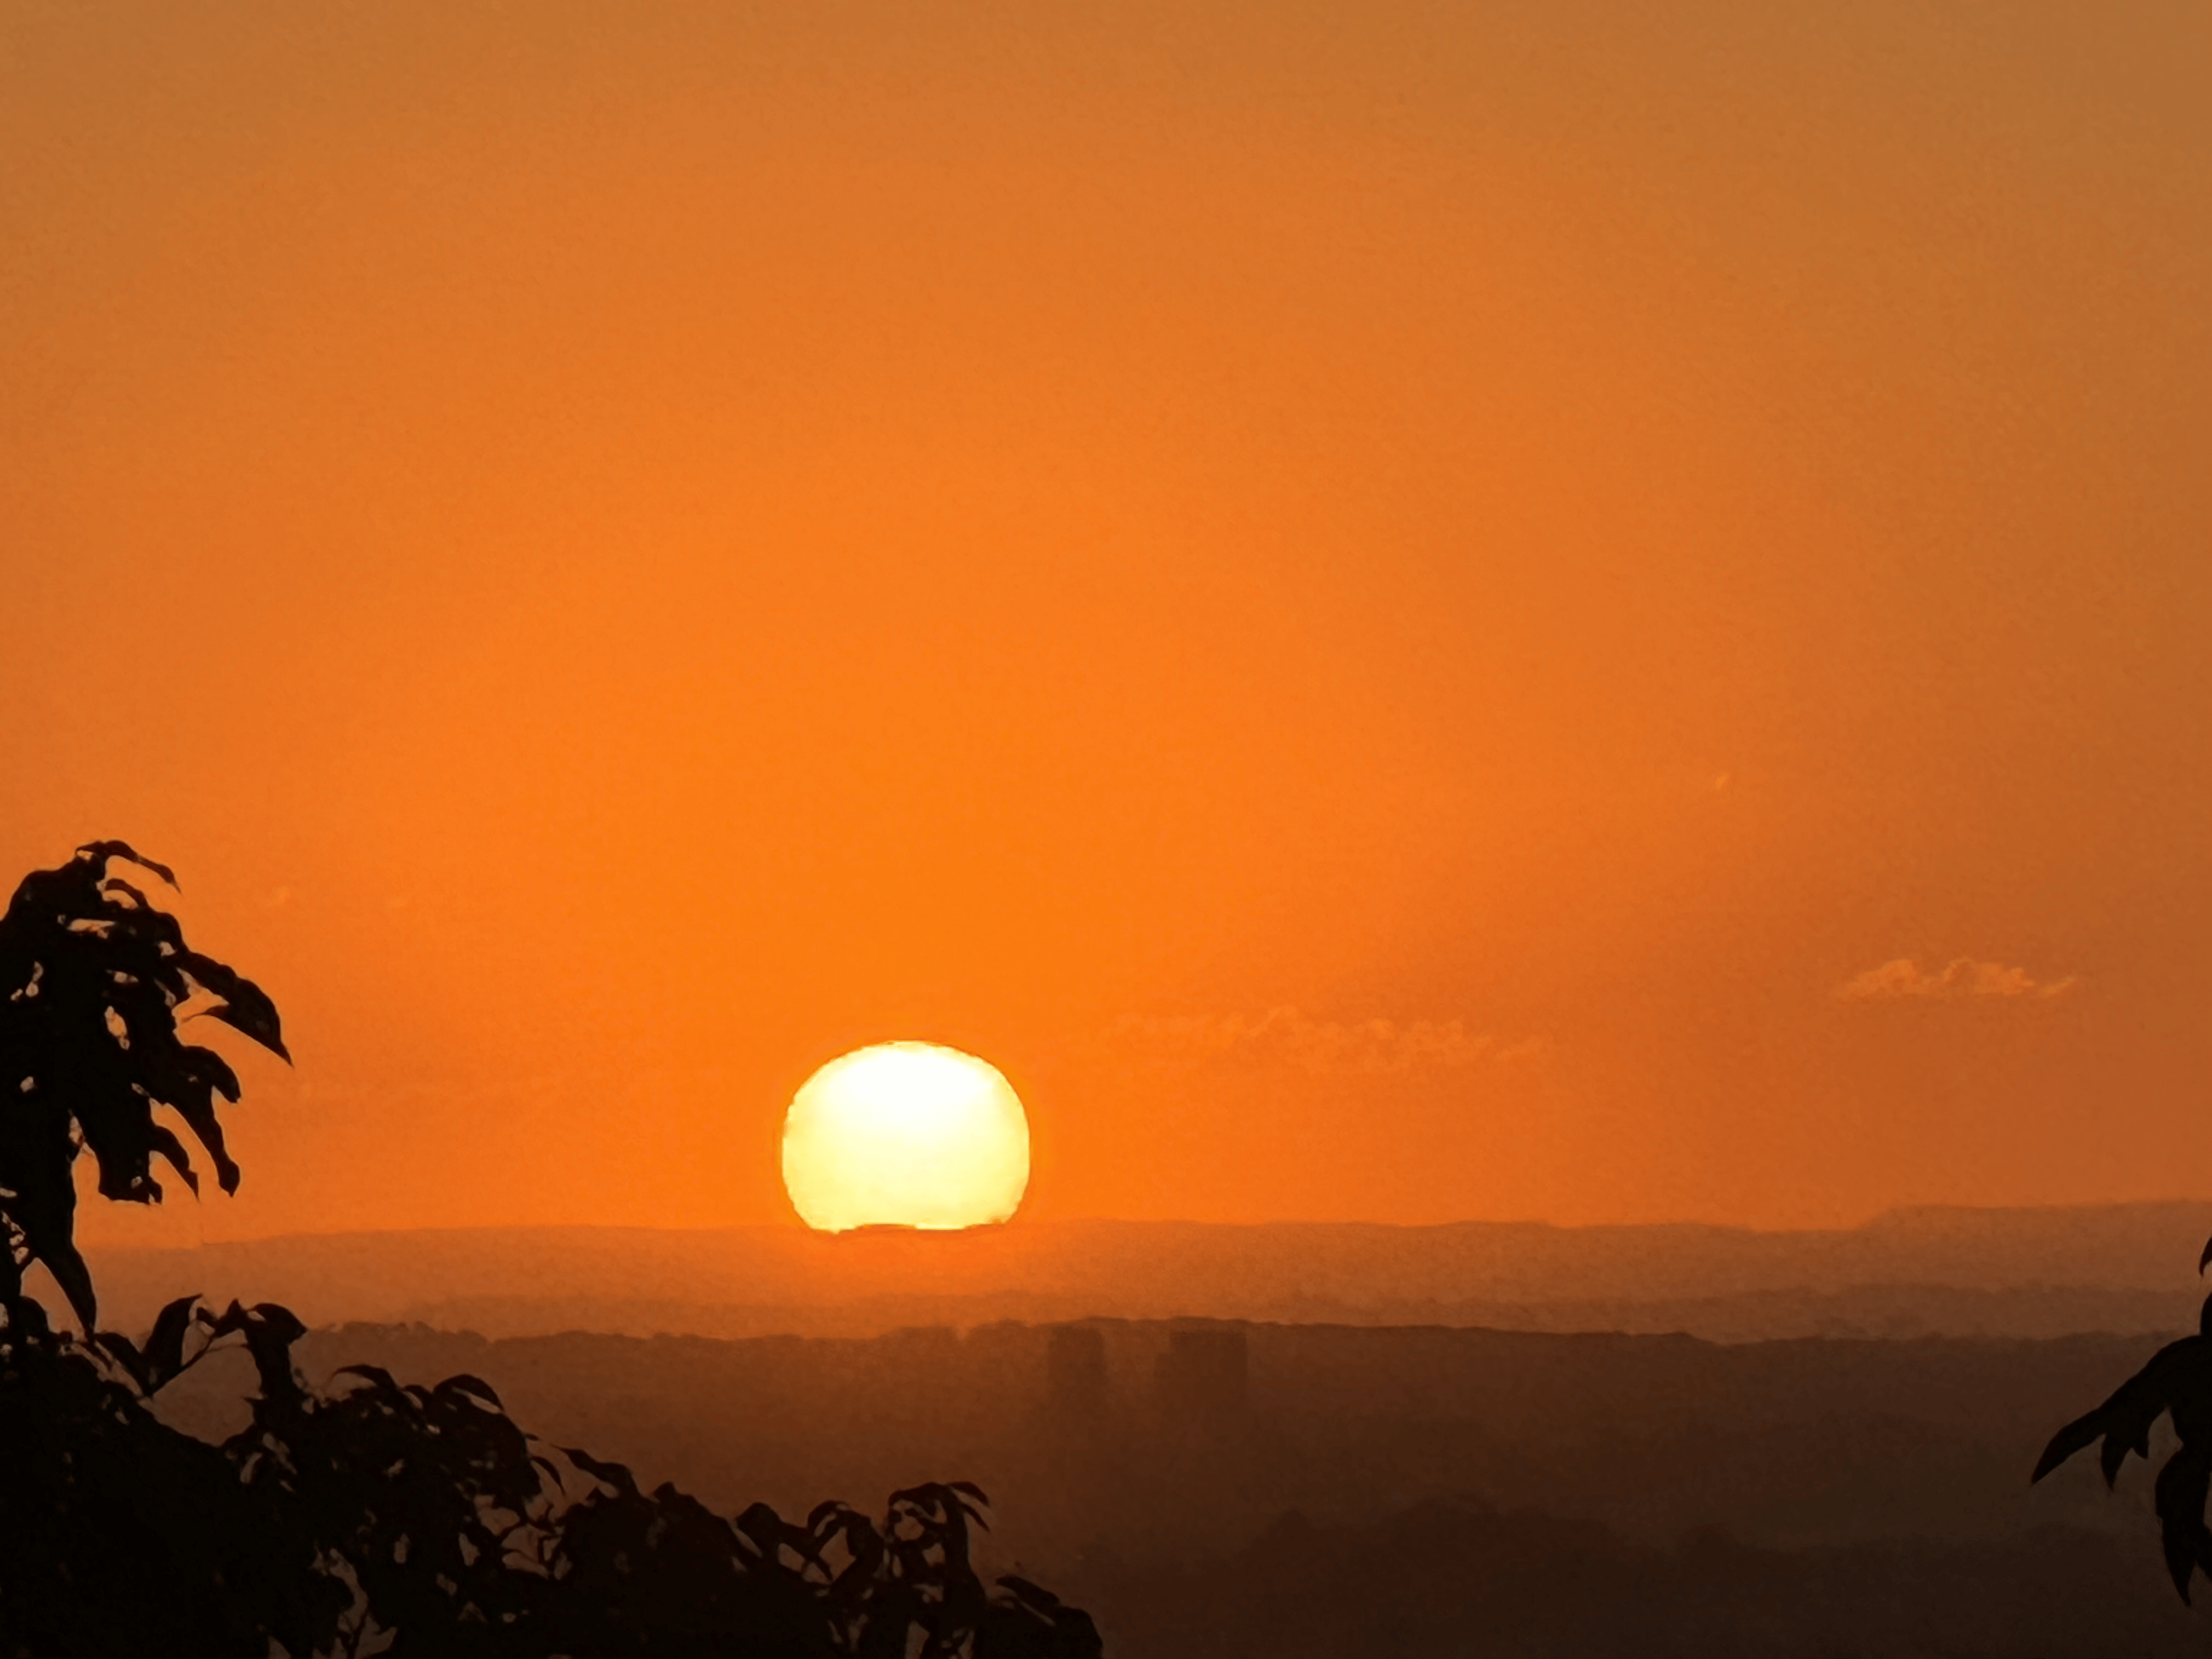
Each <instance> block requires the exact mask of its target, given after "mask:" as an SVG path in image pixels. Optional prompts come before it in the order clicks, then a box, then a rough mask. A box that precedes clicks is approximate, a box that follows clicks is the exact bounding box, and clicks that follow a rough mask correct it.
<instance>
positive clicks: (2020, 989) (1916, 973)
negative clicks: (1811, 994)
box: [1836, 957, 2081, 1002]
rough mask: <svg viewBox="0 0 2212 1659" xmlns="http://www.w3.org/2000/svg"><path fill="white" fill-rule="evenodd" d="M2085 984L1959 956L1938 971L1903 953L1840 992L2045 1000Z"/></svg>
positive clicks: (1864, 998) (1882, 997)
mask: <svg viewBox="0 0 2212 1659" xmlns="http://www.w3.org/2000/svg"><path fill="white" fill-rule="evenodd" d="M2080 983H2081V981H2080V980H2078V979H2077V978H2075V976H2074V975H2071V974H2069V975H2067V976H2066V977H2065V978H2063V979H2054V980H2038V979H2036V978H2035V977H2034V976H2033V975H2031V974H2030V973H2029V972H2028V971H2027V969H2025V968H2008V967H2006V966H2005V965H2004V964H2003V963H1998V962H1976V961H1975V960H1974V959H1973V958H1972V957H1954V959H1953V960H1952V961H1950V962H1948V963H1946V964H1944V966H1943V967H1942V969H1938V970H1933V971H1931V970H1929V969H1924V968H1923V967H1921V966H1920V964H1919V963H1916V962H1914V961H1913V960H1912V959H1911V957H1899V958H1898V959H1897V960H1896V961H1894V962H1885V963H1882V964H1881V967H1879V968H1869V969H1867V970H1866V972H1864V973H1863V974H1860V975H1857V976H1856V977H1854V978H1852V979H1849V980H1846V981H1844V983H1843V984H1841V985H1839V986H1838V987H1836V996H1837V998H1838V1000H1841V1001H1844V1002H1902V1001H1911V1000H1918V1001H1925V1002H1957V1001H1963V1000H1966V999H1968V998H1972V997H1999V998H2009V999H2026V1000H2033V1001H2045V1000H2049V999H2051V998H2052V997H2059V996H2064V995H2065V994H2067V993H2068V992H2069V991H2071V990H2072V989H2073V988H2074V987H2075V986H2076V985H2078V984H2080Z"/></svg>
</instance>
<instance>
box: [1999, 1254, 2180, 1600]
mask: <svg viewBox="0 0 2212 1659" xmlns="http://www.w3.org/2000/svg"><path fill="white" fill-rule="evenodd" d="M2207 1262H2212V1243H2207V1244H2206V1245H2205V1247H2204V1254H2203V1255H2202V1256H2200V1257H2199V1258H2198V1260H2197V1272H2199V1273H2203V1270H2204V1267H2205V1264H2206V1263H2207ZM2160 1417H2165V1418H2167V1419H2170V1420H2171V1421H2172V1425H2173V1431H2174V1434H2175V1436H2176V1437H2177V1438H2178V1439H2179V1441H2180V1446H2179V1449H2176V1450H2175V1452H2174V1454H2173V1455H2172V1456H2171V1457H2169V1458H2167V1459H2166V1462H2165V1464H2164V1465H2163V1466H2162V1467H2161V1468H2160V1470H2159V1472H2158V1480H2157V1484H2156V1486H2155V1487H2154V1492H2153V1507H2154V1509H2155V1510H2156V1511H2157V1515H2158V1522H2159V1536H2160V1544H2161V1545H2162V1547H2164V1549H2165V1552H2166V1572H2167V1574H2168V1575H2169V1576H2170V1577H2172V1580H2173V1588H2174V1589H2175V1590H2176V1591H2178V1592H2179V1594H2180V1596H2181V1599H2182V1600H2183V1601H2188V1600H2189V1599H2190V1595H2189V1586H2190V1581H2191V1578H2192V1577H2194V1575H2195V1574H2196V1573H2197V1571H2200V1570H2201V1571H2203V1573H2204V1574H2205V1576H2206V1577H2212V1528H2208V1527H2207V1526H2206V1525H2205V1524H2204V1504H2205V1499H2206V1497H2207V1494H2208V1491H2209V1490H2212V1297H2207V1298H2206V1299H2205V1303H2204V1306H2203V1311H2202V1312H2201V1313H2200V1314H2199V1315H2198V1316H2197V1334H2196V1335H2194V1336H2185V1337H2183V1338H2182V1339H2181V1340H2179V1341H2178V1342H2169V1343H2167V1344H2166V1346H2164V1347H2163V1348H2160V1350H2159V1351H2158V1352H2156V1353H2155V1354H2153V1355H2152V1356H2151V1358H2150V1361H2149V1363H2148V1364H2146V1365H2145V1366H2144V1367H2143V1368H2142V1370H2139V1371H2137V1372H2136V1374H2135V1375H2134V1376H2131V1377H2130V1378H2129V1379H2128V1380H2127V1381H2126V1382H2124V1383H2122V1384H2120V1386H2119V1387H2118V1389H2115V1390H2114V1391H2113V1392H2112V1395H2111V1397H2110V1398H2108V1399H2106V1401H2105V1402H2104V1403H2103V1404H2102V1405H2100V1406H2099V1407H2097V1408H2096V1409H2095V1410H2093V1411H2091V1412H2087V1413H2083V1414H2082V1415H2081V1416H2080V1417H2077V1418H2075V1419H2074V1421H2072V1422H2071V1423H2069V1424H2068V1425H2066V1426H2065V1427H2064V1428H2063V1429H2061V1430H2059V1431H2058V1432H2057V1434H2055V1435H2053V1436H2052V1437H2051V1443H2050V1444H2049V1445H2047V1446H2045V1448H2044V1449H2043V1455H2042V1456H2041V1457H2040V1458H2039V1459H2038V1460H2037V1461H2036V1465H2035V1473H2034V1474H2032V1475H2030V1476H2029V1477H2028V1482H2029V1484H2030V1485H2031V1486H2032V1485H2033V1484H2034V1483H2035V1482H2036V1481H2039V1480H2042V1479H2043V1477H2044V1476H2045V1475H2046V1474H2050V1473H2051V1471H2052V1470H2053V1469H2055V1468H2057V1467H2058V1466H2059V1465H2060V1464H2061V1463H2063V1462H2066V1460H2067V1459H2069V1457H2072V1456H2073V1455H2075V1453H2076V1452H2079V1451H2083V1450H2086V1449H2087V1448H2088V1447H2089V1446H2091V1445H2093V1444H2097V1443H2100V1442H2101V1444H2100V1445H2098V1454H2097V1457H2098V1464H2099V1467H2100V1468H2101V1469H2102V1471H2103V1473H2104V1476H2105V1485H2106V1487H2107V1488H2110V1487H2111V1486H2112V1484H2113V1482H2114V1481H2116V1480H2118V1478H2119V1474H2120V1470H2121V1468H2122V1467H2123V1466H2124V1464H2125V1463H2126V1462H2127V1460H2128V1454H2129V1453H2130V1452H2132V1453H2134V1454H2135V1455H2136V1456H2137V1457H2140V1458H2142V1460H2143V1461H2144V1462H2149V1461H2150V1435H2151V1430H2152V1428H2153V1427H2154V1426H2155V1425H2156V1424H2157V1422H2158V1419H2160Z"/></svg>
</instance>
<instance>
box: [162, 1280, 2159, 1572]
mask: <svg viewBox="0 0 2212 1659" xmlns="http://www.w3.org/2000/svg"><path fill="white" fill-rule="evenodd" d="M2156 1346H2158V1342H2157V1339H2155V1338H2142V1337H2133V1338H2127V1337H2111V1336H2076V1337H2068V1338H2063V1339H2060V1340H2052V1341H2021V1340H1959V1339H1923V1340H1914V1341H1904V1342H1895V1341H1870V1340H1832V1339H1820V1340H1802V1341H1790V1342H1770V1343H1755V1344H1745V1345H1736V1346H1723V1345H1716V1344H1711V1343H1705V1342H1701V1341H1698V1340H1693V1339H1690V1338H1686V1337H1680V1336H1674V1337H1666V1336H1621V1335H1583V1336H1559V1335H1550V1334H1537V1333H1507V1332H1494V1331H1479V1330H1464V1331H1462V1330H1451V1329H1444V1328H1435V1327H1423V1328H1408V1329H1392V1328H1364V1327H1345V1326H1336V1327H1329V1326H1295V1325H1293V1326H1269V1325H1255V1326H1245V1325H1236V1324H1222V1323H1209V1322H1116V1321H1092V1322H1084V1323H1082V1324H1079V1325H1072V1326H1058V1327H1035V1326H1020V1325H993V1326H984V1327H980V1328H976V1329H974V1330H971V1331H969V1332H968V1333H966V1334H959V1333H956V1332H953V1331H951V1330H944V1329H921V1330H911V1331H904V1332H899V1333H895V1334H890V1335H886V1336H882V1337H876V1338H870V1339H865V1340H854V1339H800V1338H793V1337H769V1338H757V1339H750V1340H739V1341H720V1340H708V1339H704V1338H696V1337H659V1338H647V1339H640V1338H634V1337H620V1336H607V1335H586V1334H569V1335H563V1336H539V1337H527V1338H516V1339H510V1340H500V1341H489V1340H485V1339H483V1338H482V1337H478V1336H474V1335H469V1334H455V1333H448V1332H439V1331H433V1330H428V1329H426V1328H394V1327H365V1326H354V1327H348V1328H343V1329H340V1330H336V1331H327V1332H317V1333H314V1334H311V1335H310V1336H309V1337H308V1338H307V1340H306V1341H305V1342H303V1344H302V1345H301V1360H302V1363H303V1364H304V1365H305V1366H306V1367H307V1370H308V1372H309V1374H310V1375H311V1376H315V1375H318V1374H319V1367H331V1366H335V1365H337V1364H339V1363H341V1362H343V1361H349V1360H368V1361H370V1362H372V1363H374V1364H379V1365H382V1366H386V1367H388V1368H389V1369H390V1370H392V1371H393V1372H394V1373H396V1374H397V1375H398V1376H402V1377H436V1376H446V1375H448V1374H450V1373H453V1372H455V1371H461V1372H465V1373H469V1374H472V1375H476V1376H483V1377H484V1378H486V1379H487V1380H489V1382H490V1383H492V1384H493V1385H494V1386H495V1387H496V1388H497V1389H499V1390H500V1394H501V1398H502V1399H505V1400H507V1401H508V1402H509V1403H510V1404H511V1406H512V1407H513V1409H514V1410H515V1412H516V1413H517V1414H518V1416H519V1417H520V1418H521V1419H523V1420H525V1421H527V1422H529V1423H531V1424H532V1425H533V1426H534V1427H536V1428H537V1430H538V1432H540V1433H543V1434H544V1435H545V1436H547V1437H548V1438H549V1439H550V1440H552V1441H554V1442H555V1443H576V1442H582V1443H587V1444H589V1445H592V1447H594V1448H595V1449H599V1450H600V1451H601V1454H602V1455H608V1456H613V1457H617V1458H619V1459H621V1460H622V1461H623V1462H626V1463H629V1464H630V1465H631V1466H632V1467H634V1468H636V1469H637V1470H638V1471H639V1474H640V1475H641V1478H643V1479H646V1480H651V1481H657V1480H673V1481H675V1482H676V1483H677V1484H678V1486H682V1487H684V1489H685V1490H687V1491H691V1492H696V1493H698V1494H699V1496H700V1497H701V1498H703V1499H705V1500H706V1501H707V1502H708V1503H709V1504H721V1505H723V1506H725V1507H728V1506H731V1505H733V1504H736V1503H738V1502H739V1501H741V1500H743V1501H750V1499H752V1498H765V1499H767V1500H768V1501H769V1502H771V1503H775V1504H778V1505H779V1506H780V1507H796V1506H798V1505H800V1504H804V1503H805V1502H806V1501H809V1500H810V1498H811V1497H812V1496H814V1495H818V1493H819V1492H821V1491H823V1490H825V1489H826V1490H832V1491H837V1490H843V1491H862V1492H866V1491H876V1490H888V1489H890V1488H891V1487H893V1486H900V1485H903V1484H907V1483H909V1482H911V1481H913V1480H915V1479H917V1478H919V1476H920V1475H921V1474H923V1473H926V1472H927V1471H928V1470H931V1469H935V1468H959V1469H961V1470H963V1471H965V1472H967V1473H968V1474H972V1475H973V1476H974V1477H975V1480H977V1481H978V1482H979V1483H981V1485H982V1486H984V1488H985V1490H987V1491H988V1492H990V1493H991V1494H992V1497H993V1499H994V1533H993V1534H992V1536H991V1539H990V1541H989V1544H988V1547H989V1548H990V1549H991V1550H993V1551H1001V1550H1003V1551H1005V1552H1007V1553H1008V1555H1007V1556H1006V1558H1004V1562H1011V1563H1018V1564H1019V1566H1020V1568H1021V1570H1024V1571H1029V1572H1030V1573H1031V1574H1032V1576H1036V1575H1037V1574H1045V1575H1048V1577H1047V1582H1049V1583H1059V1582H1060V1581H1061V1580H1062V1579H1066V1578H1067V1577H1070V1576H1071V1574H1072V1573H1073V1569H1074V1567H1075V1566H1076V1565H1079V1563H1080V1562H1081V1561H1082V1560H1084V1559H1089V1557H1091V1555H1092V1554H1094V1553H1096V1552H1097V1551H1098V1550H1099V1549H1101V1548H1110V1549H1111V1550H1112V1551H1113V1552H1114V1553H1115V1554H1117V1555H1118V1556H1120V1557H1121V1558H1123V1559H1127V1560H1131V1561H1133V1562H1141V1561H1144V1560H1154V1561H1174V1560H1182V1559H1194V1557H1196V1556H1197V1555H1200V1554H1203V1553H1214V1552H1221V1551H1227V1550H1231V1549H1236V1548H1239V1547H1242V1546H1243V1544H1244V1543H1245V1542H1246V1541H1249V1540H1250V1539H1251V1538H1253V1537H1255V1536H1256V1535H1257V1534H1259V1533H1260V1532H1261V1530H1262V1529H1264V1528H1266V1527H1267V1525H1268V1524H1269V1523H1270V1522H1272V1521H1273V1520H1274V1519H1275V1518H1276V1517H1277V1516H1280V1515H1281V1514H1282V1513H1284V1512H1285V1511H1286V1510H1298V1511H1300V1512H1302V1513H1304V1515H1306V1516H1309V1517H1310V1519H1312V1520H1313V1521H1314V1522H1316V1524H1322V1523H1328V1524H1350V1523H1355V1522H1358V1523H1364V1522H1367V1521H1369V1520H1372V1519H1375V1518H1376V1517H1379V1516H1383V1515H1387V1514H1389V1512H1391V1511H1392V1510H1394V1509H1396V1508H1402V1507H1403V1506H1405V1505H1407V1504H1412V1503H1415V1502H1418V1501H1420V1500H1422V1499H1425V1498H1454V1497H1462V1496H1470V1495H1471V1496H1474V1497H1479V1498H1482V1499H1484V1500H1485V1501H1486V1502H1489V1503H1492V1504H1497V1505H1498V1506H1499V1507H1501V1508H1504V1509H1521V1508H1532V1509H1540V1510H1546V1511H1548V1512H1550V1513H1553V1514H1554V1515H1559V1516H1570V1517H1573V1516H1579V1517H1583V1518H1586V1519H1589V1520H1592V1521H1596V1522H1603V1523H1604V1524H1606V1525H1607V1526H1608V1527H1610V1528H1613V1529H1614V1530H1615V1531H1616V1532H1618V1533H1620V1534H1621V1535H1622V1536H1624V1537H1626V1538H1629V1539H1632V1540H1634V1541H1639V1542H1641V1543H1644V1544H1650V1545H1655V1546H1656V1545H1662V1544H1668V1543H1671V1542H1673V1541H1674V1540H1676V1539H1677V1538H1679V1537H1680V1535H1681V1534H1684V1533H1685V1532H1686V1531H1688V1530H1690V1529H1692V1528H1698V1527H1700V1526H1707V1525H1721V1526H1725V1527H1726V1528H1729V1530H1730V1531H1731V1532H1732V1533H1733V1534H1735V1536H1737V1537H1739V1538H1741V1539H1743V1540H1745V1541H1747V1542H1750V1543H1755V1544H1759V1545H1761V1546H1763V1547H1797V1546H1814V1545H1822V1546H1838V1547H1839V1546H1843V1545H1846V1544H1852V1543H1864V1542H1871V1541H1880V1540H1882V1539H1885V1538H1895V1537H1899V1536H1918V1537H1926V1538H1942V1539H1948V1540H1953V1541H1966V1540H1971V1539H1975V1538H1996V1537H2005V1536H2010V1535H2013V1534H2017V1533H2019V1532H2021V1531H2022V1530H2023V1529H2026V1528H2033V1527H2035V1526H2038V1525H2043V1524H2067V1525H2074V1526H2082V1527H2090V1528H2121V1529H2128V1528H2134V1529H2135V1530H2136V1531H2140V1532H2142V1534H2143V1536H2144V1539H2145V1540H2148V1539H2150V1538H2153V1537H2154V1528H2153V1527H2152V1524H2151V1522H2150V1518H2149V1516H2148V1476H2147V1474H2146V1472H2145V1470H2144V1468H2143V1466H2142V1464H2140V1463H2136V1464H2133V1465H2131V1467H2130V1469H2129V1471H2128V1472H2127V1474H2125V1476H2124V1479H2123V1483H2122V1489H2121V1495H2120V1498H2119V1499H2118V1500H2115V1499H2112V1498H2109V1497H2108V1496H2107V1494H2106V1492H2105V1490H2104V1487H2103V1485H2102V1483H2101V1482H2100V1480H2099V1479H2098V1475H2097V1472H2096V1470H2095V1468H2093V1466H2092V1463H2091V1462H2090V1461H2089V1460H2081V1461H2079V1462H2077V1463H2076V1464H2075V1465H2069V1467H2067V1468H2064V1469H2063V1470H2061V1471H2059V1473H2058V1474H2056V1475H2054V1476H2052V1477H2051V1479H2050V1480H2046V1481H2045V1483H2044V1484H2043V1485H2042V1486H2038V1487H2034V1488H2031V1487H2030V1486H2028V1484H2027V1474H2028V1471H2029V1469H2030V1468H2032V1467H2033V1463H2034V1461H2035V1457H2036V1454H2037V1453H2038V1451H2039V1449H2041V1448H2042V1447H2043V1445H2044V1443H2045V1441H2046V1440H2047V1439H2048V1438H2049V1436H2050V1432H2051V1426H2052V1425H2053V1424H2054V1423H2055V1422H2057V1421H2059V1420H2062V1419H2063V1418H2064V1417H2065V1415H2066V1414H2067V1413H2068V1412H2069V1410H2071V1409H2073V1408H2074V1407H2075V1402H2076V1401H2079V1400H2080V1399H2081V1398H2082V1397H2083V1396H2084V1395H2088V1396H2091V1397H2094V1396H2095V1395H2097V1394H2098V1393H2099V1392H2100V1390H2101V1389H2102V1388H2103V1387H2104V1385H2105V1383H2106V1379H2108V1378H2110V1377H2112V1376H2118V1375H2124V1373H2125V1372H2126V1371H2128V1370H2130V1369H2132V1368H2133V1367H2135V1366H2136V1365H2138V1364H2142V1361H2143V1360H2144V1359H2145V1358H2147V1357H2148V1355H2149V1353H2150V1352H2152V1351H2153V1349H2154V1348H2155V1347H2156ZM207 1380H209V1381H210V1382H211V1381H212V1380H213V1376H212V1373H210V1377H209V1379H207ZM192 1381H193V1379H190V1378H188V1379H185V1382H186V1383H191V1382H192ZM180 1386H181V1385H180ZM234 1392H235V1389H234ZM176 1403H177V1407H178V1408H179V1409H187V1410H190V1411H191V1412H195V1413H203V1414H204V1415H203V1416H202V1417H201V1418H200V1419H198V1421H197V1424H196V1426H197V1427H198V1428H199V1430H200V1431H202V1432H208V1433H214V1432H221V1431H227V1430H228V1427H229V1426H230V1425H229V1424H228V1422H226V1421H224V1420H222V1415H221V1414H222V1412H223V1411H224V1410H225V1409H226V1407H224V1404H223V1402H222V1401H221V1400H220V1399H218V1398H217V1397H216V1395H215V1394H214V1393H213V1392H212V1391H211V1390H207V1391H203V1392H202V1393H200V1394H199V1395H198V1396H197V1398H196V1399H193V1400H191V1401H186V1399H185V1396H184V1395H179V1398H178V1401H177V1402H176ZM228 1409H231V1410H235V1409H236V1407H235V1405H234V1404H233V1405H232V1406H231V1407H228ZM2147 1551H2148V1554H2147V1559H2154V1555H2155V1550H2154V1547H2148V1546H2147ZM1002 1564H1003V1563H1002Z"/></svg>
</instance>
